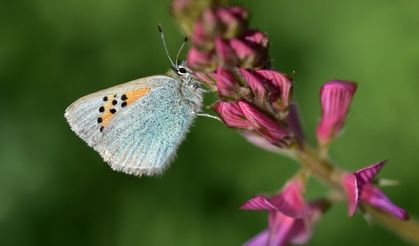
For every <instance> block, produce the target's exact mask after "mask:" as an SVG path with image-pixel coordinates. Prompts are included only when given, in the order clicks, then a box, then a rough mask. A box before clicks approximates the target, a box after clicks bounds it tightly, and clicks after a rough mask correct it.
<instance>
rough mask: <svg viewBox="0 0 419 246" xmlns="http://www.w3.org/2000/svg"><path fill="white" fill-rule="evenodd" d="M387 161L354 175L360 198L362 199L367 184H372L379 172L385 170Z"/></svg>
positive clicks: (365, 168) (363, 169)
mask: <svg viewBox="0 0 419 246" xmlns="http://www.w3.org/2000/svg"><path fill="white" fill-rule="evenodd" d="M385 163H386V161H380V162H378V163H375V164H373V165H370V166H368V167H364V168H362V169H360V170H358V171H356V172H355V173H354V175H355V177H356V185H357V189H358V197H361V194H362V190H363V187H364V185H365V184H368V183H371V182H372V181H373V179H374V177H375V176H376V175H377V174H378V172H379V171H380V170H381V168H383V166H384V164H385Z"/></svg>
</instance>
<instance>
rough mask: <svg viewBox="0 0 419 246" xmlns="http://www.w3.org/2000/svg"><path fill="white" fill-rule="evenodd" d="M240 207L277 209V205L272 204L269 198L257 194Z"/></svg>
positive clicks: (247, 208)
mask: <svg viewBox="0 0 419 246" xmlns="http://www.w3.org/2000/svg"><path fill="white" fill-rule="evenodd" d="M240 209H244V210H276V207H275V206H274V205H272V203H271V202H270V201H269V199H268V198H266V197H264V196H262V195H257V196H254V197H253V198H251V199H250V200H248V201H246V202H245V203H244V204H243V205H242V206H241V207H240Z"/></svg>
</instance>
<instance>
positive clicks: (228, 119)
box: [214, 101, 252, 129]
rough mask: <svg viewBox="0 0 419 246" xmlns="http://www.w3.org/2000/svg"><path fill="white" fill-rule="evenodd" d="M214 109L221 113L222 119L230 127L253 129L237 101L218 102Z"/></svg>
mask: <svg viewBox="0 0 419 246" xmlns="http://www.w3.org/2000/svg"><path fill="white" fill-rule="evenodd" d="M214 110H215V111H216V112H217V113H218V115H220V117H221V119H222V120H223V121H224V123H225V124H226V125H227V126H228V127H233V128H240V129H251V128H252V125H251V124H249V122H248V121H247V119H246V117H245V116H244V114H243V111H242V109H241V108H240V106H239V104H238V103H237V102H223V101H220V102H217V103H216V104H215V106H214Z"/></svg>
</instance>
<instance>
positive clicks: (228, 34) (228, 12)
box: [216, 8, 246, 38]
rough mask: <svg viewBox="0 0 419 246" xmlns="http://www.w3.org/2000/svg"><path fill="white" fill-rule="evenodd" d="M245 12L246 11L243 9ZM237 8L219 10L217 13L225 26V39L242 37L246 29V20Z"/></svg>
mask: <svg viewBox="0 0 419 246" xmlns="http://www.w3.org/2000/svg"><path fill="white" fill-rule="evenodd" d="M242 11H244V9H242ZM242 11H240V10H239V9H237V8H218V9H217V11H216V14H217V17H218V19H219V20H220V21H221V23H222V24H223V25H224V28H223V29H224V32H223V37H224V38H232V37H235V36H238V35H240V33H241V32H242V29H243V28H244V27H245V24H246V20H245V19H244V18H243V17H244V13H242Z"/></svg>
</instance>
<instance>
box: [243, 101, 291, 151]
mask: <svg viewBox="0 0 419 246" xmlns="http://www.w3.org/2000/svg"><path fill="white" fill-rule="evenodd" d="M238 104H239V107H240V109H241V110H242V112H243V114H244V116H245V117H246V119H247V121H248V122H249V123H250V125H251V126H252V127H253V128H254V129H255V130H256V131H257V132H258V133H259V134H260V135H261V136H263V137H265V138H266V140H268V141H269V142H270V143H272V144H275V145H279V146H283V145H286V144H287V141H288V131H287V130H285V129H284V128H282V127H280V126H279V125H278V124H277V123H276V122H275V121H273V120H272V119H271V118H270V117H269V116H267V115H265V114H264V113H262V112H260V111H259V109H257V108H256V107H255V106H253V105H251V104H250V103H248V102H246V101H243V100H242V101H239V102H238Z"/></svg>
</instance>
